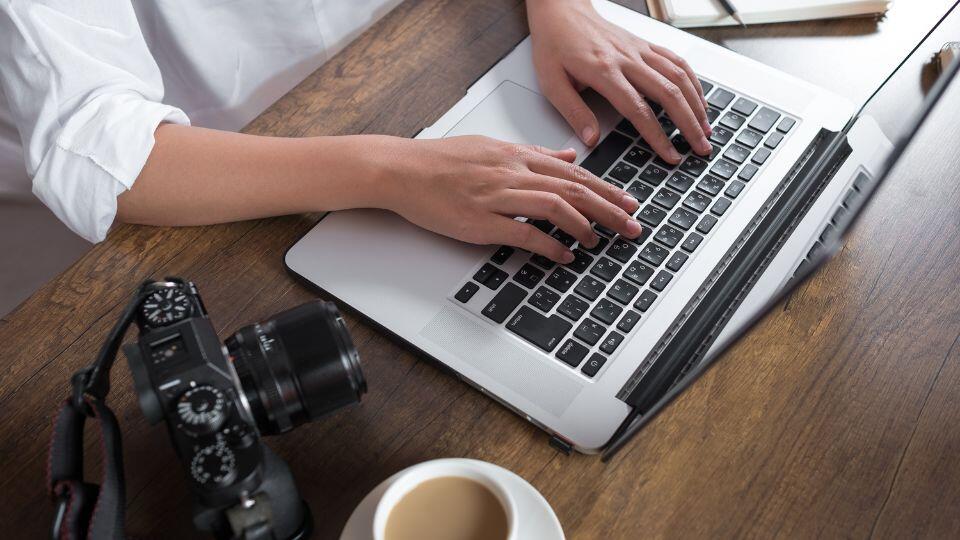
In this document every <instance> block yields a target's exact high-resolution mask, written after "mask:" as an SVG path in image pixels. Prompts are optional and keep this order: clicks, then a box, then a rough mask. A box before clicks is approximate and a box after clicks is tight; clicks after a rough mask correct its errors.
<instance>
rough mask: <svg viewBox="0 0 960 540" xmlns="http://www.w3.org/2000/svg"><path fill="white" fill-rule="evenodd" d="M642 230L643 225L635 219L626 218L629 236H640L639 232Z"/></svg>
mask: <svg viewBox="0 0 960 540" xmlns="http://www.w3.org/2000/svg"><path fill="white" fill-rule="evenodd" d="M641 232H643V227H641V226H640V223H639V222H638V221H637V220H635V219H627V235H628V236H630V237H631V238H636V237H638V236H640V233H641Z"/></svg>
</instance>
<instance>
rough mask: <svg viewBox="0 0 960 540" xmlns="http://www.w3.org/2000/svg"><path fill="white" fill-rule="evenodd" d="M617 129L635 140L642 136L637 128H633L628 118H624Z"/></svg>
mask: <svg viewBox="0 0 960 540" xmlns="http://www.w3.org/2000/svg"><path fill="white" fill-rule="evenodd" d="M617 129H618V130H620V131H621V132H623V133H626V134H627V135H629V136H631V137H633V138H637V137H639V136H640V132H639V131H637V128H635V127H633V124H631V123H630V121H629V120H627V119H626V118H624V119H623V120H621V121H620V123H619V124H617Z"/></svg>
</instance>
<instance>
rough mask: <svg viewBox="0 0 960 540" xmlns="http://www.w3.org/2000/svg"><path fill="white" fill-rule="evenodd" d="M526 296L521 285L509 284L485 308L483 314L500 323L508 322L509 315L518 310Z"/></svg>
mask: <svg viewBox="0 0 960 540" xmlns="http://www.w3.org/2000/svg"><path fill="white" fill-rule="evenodd" d="M526 296H527V291H525V290H524V289H523V288H521V287H520V286H519V285H515V284H513V283H507V284H506V285H505V286H504V287H503V288H502V289H500V292H498V293H497V295H496V296H494V297H493V300H491V301H490V303H489V304H487V307H485V308H483V314H484V315H486V316H487V317H490V318H491V319H493V320H494V321H496V322H498V323H502V322H503V321H505V320H507V316H508V315H510V314H511V313H513V310H515V309H517V306H519V305H520V302H523V299H524V298H526Z"/></svg>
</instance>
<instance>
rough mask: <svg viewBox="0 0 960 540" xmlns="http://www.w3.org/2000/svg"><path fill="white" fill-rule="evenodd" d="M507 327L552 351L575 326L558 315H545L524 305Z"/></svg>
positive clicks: (542, 347) (538, 345)
mask: <svg viewBox="0 0 960 540" xmlns="http://www.w3.org/2000/svg"><path fill="white" fill-rule="evenodd" d="M507 328H509V329H510V331H511V332H514V333H515V334H517V335H518V336H520V337H522V338H523V339H525V340H527V341H529V342H530V343H533V344H534V345H536V346H537V347H540V348H541V349H543V350H545V351H547V352H551V351H553V349H555V348H556V347H557V344H559V343H560V340H561V339H563V336H565V335H567V332H569V331H570V329H571V328H573V325H572V324H571V323H568V322H567V321H565V320H564V319H561V318H560V317H559V316H558V315H553V316H551V317H545V316H543V315H541V314H539V313H537V312H536V311H534V310H533V309H531V308H529V307H527V306H523V307H522V308H520V311H518V312H517V314H516V315H514V316H513V318H512V319H510V322H508V323H507Z"/></svg>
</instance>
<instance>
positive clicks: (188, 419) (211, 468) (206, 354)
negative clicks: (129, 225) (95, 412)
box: [123, 278, 366, 539]
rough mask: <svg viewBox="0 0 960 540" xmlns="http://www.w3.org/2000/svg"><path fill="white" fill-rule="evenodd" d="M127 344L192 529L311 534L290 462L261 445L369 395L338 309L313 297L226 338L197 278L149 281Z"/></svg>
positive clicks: (247, 534) (237, 534)
mask: <svg viewBox="0 0 960 540" xmlns="http://www.w3.org/2000/svg"><path fill="white" fill-rule="evenodd" d="M137 298H138V301H139V305H137V306H135V314H134V321H135V322H136V325H137V327H138V329H139V338H138V339H137V341H136V342H135V343H131V344H129V345H126V346H125V347H124V348H123V350H124V353H125V355H126V357H127V360H128V363H129V366H130V371H131V373H132V374H133V381H134V387H135V389H136V393H137V397H138V400H139V403H140V408H141V409H142V410H143V414H144V415H145V416H146V418H147V420H148V421H149V422H150V423H151V424H157V423H159V422H161V421H165V422H166V426H167V431H168V432H169V435H170V439H171V441H172V443H173V446H174V449H175V451H176V454H177V456H178V458H179V460H180V462H181V463H182V465H183V467H184V469H185V471H186V476H187V479H188V483H189V485H190V489H191V491H192V492H193V495H194V509H193V517H194V524H195V525H196V527H197V528H198V529H200V530H203V531H209V532H212V533H213V534H214V535H215V536H216V537H218V538H250V539H253V538H271V539H273V538H275V539H285V538H306V537H307V536H309V534H310V532H311V530H312V517H311V515H310V510H309V508H308V507H307V505H306V504H305V503H304V502H303V501H302V499H301V498H300V495H299V493H298V491H297V489H296V486H295V484H294V482H293V477H292V475H291V473H290V470H289V469H288V468H287V465H286V464H285V463H284V462H283V461H282V460H281V459H280V458H279V457H278V456H277V455H276V454H274V453H273V452H272V451H271V450H270V449H269V448H268V447H267V446H265V445H264V444H263V442H262V440H261V436H264V435H277V434H282V433H286V432H288V431H290V430H292V429H294V428H296V427H297V426H299V425H301V424H303V423H305V422H309V421H311V420H316V419H317V418H319V417H321V416H323V415H325V414H328V413H330V412H333V411H335V410H337V409H339V408H341V407H344V406H346V405H350V404H353V403H357V402H359V401H360V397H361V395H362V394H363V393H365V392H366V382H365V380H364V378H363V373H362V372H361V370H360V363H359V358H358V355H357V351H356V349H355V348H354V346H353V342H352V340H351V339H350V335H349V333H348V332H347V328H346V325H345V324H344V321H343V319H342V317H341V316H340V314H339V312H338V311H337V308H336V306H334V305H333V304H332V303H329V302H322V301H314V302H309V303H307V304H304V305H301V306H299V307H295V308H293V309H291V310H289V311H285V312H282V313H279V314H277V315H275V316H274V317H272V318H270V319H268V320H266V321H263V322H260V323H256V324H252V325H250V326H246V327H243V328H241V329H240V330H238V331H237V332H236V333H234V334H233V335H232V336H231V337H230V338H229V339H227V340H226V341H225V342H224V343H222V344H221V343H220V340H219V339H218V338H217V333H216V330H215V329H214V326H213V324H212V323H211V321H210V319H209V318H208V316H207V311H206V309H205V308H204V305H203V301H202V300H201V298H200V295H199V293H198V292H197V289H196V287H195V286H194V284H193V283H189V282H186V281H183V280H181V279H177V278H167V279H166V280H165V281H150V282H146V283H144V284H143V285H141V288H140V291H139V294H138V297H137Z"/></svg>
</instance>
